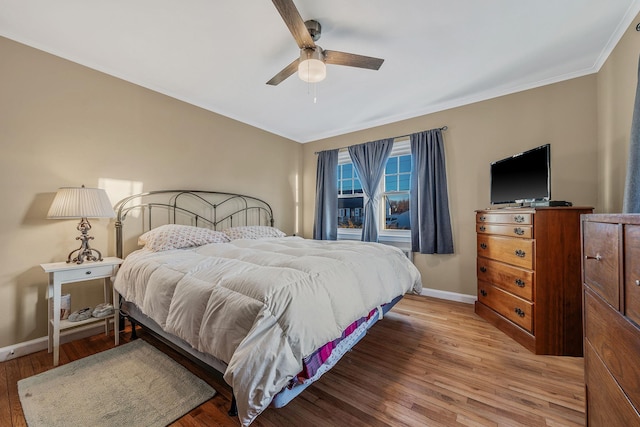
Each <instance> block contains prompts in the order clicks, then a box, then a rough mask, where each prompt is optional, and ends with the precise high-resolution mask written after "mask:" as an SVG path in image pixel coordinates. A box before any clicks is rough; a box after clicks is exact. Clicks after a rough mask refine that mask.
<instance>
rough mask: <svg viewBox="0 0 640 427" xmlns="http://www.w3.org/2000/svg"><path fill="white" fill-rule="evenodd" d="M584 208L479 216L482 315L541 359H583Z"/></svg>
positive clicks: (516, 210)
mask: <svg viewBox="0 0 640 427" xmlns="http://www.w3.org/2000/svg"><path fill="white" fill-rule="evenodd" d="M591 212H592V209H591V208H584V207H582V208H581V207H538V208H512V209H491V210H479V211H476V234H477V253H478V258H477V277H478V300H477V301H476V305H475V312H476V313H477V314H478V315H479V316H481V317H482V318H484V319H485V320H487V321H488V322H489V323H491V324H493V325H494V326H496V327H497V328H498V329H500V330H501V331H503V332H504V333H506V334H507V335H509V336H510V337H512V338H513V339H514V340H516V341H517V342H519V343H520V344H522V345H523V346H524V347H525V348H527V349H528V350H530V351H531V352H534V353H536V354H550V355H567V356H581V355H582V294H581V289H582V286H581V277H580V267H581V262H580V260H581V258H580V215H582V214H588V213H591Z"/></svg>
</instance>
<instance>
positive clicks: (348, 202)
mask: <svg viewBox="0 0 640 427" xmlns="http://www.w3.org/2000/svg"><path fill="white" fill-rule="evenodd" d="M341 157H343V156H339V157H338V228H362V212H363V208H364V196H363V193H362V184H360V179H359V178H358V173H357V172H356V169H355V168H354V167H353V163H351V159H350V158H349V153H348V152H347V160H348V161H349V162H348V163H346V162H344V159H342V160H343V161H342V162H341V161H340V160H341Z"/></svg>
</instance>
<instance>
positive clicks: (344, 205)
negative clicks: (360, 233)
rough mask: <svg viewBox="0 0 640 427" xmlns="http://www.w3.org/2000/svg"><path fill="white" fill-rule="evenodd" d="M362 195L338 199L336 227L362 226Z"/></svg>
mask: <svg viewBox="0 0 640 427" xmlns="http://www.w3.org/2000/svg"><path fill="white" fill-rule="evenodd" d="M363 207H364V198H363V197H343V198H340V199H338V228H362V213H363Z"/></svg>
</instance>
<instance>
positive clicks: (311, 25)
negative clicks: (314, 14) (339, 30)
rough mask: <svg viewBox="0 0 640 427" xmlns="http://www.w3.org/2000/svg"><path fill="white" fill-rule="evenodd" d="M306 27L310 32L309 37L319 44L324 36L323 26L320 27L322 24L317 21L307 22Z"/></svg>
mask: <svg viewBox="0 0 640 427" xmlns="http://www.w3.org/2000/svg"><path fill="white" fill-rule="evenodd" d="M304 25H305V26H306V27H307V30H309V35H310V36H311V38H312V39H313V41H314V42H317V41H318V40H319V39H320V35H321V34H322V25H320V23H319V22H318V21H316V20H315V19H310V20H308V21H305V23H304Z"/></svg>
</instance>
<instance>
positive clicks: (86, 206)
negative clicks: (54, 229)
mask: <svg viewBox="0 0 640 427" xmlns="http://www.w3.org/2000/svg"><path fill="white" fill-rule="evenodd" d="M115 216H116V214H115V212H114V211H113V208H112V207H111V201H110V200H109V196H107V192H106V191H104V190H103V189H101V188H86V187H85V186H84V185H83V186H82V187H62V188H60V189H58V192H57V193H56V197H54V199H53V202H52V203H51V207H50V208H49V213H48V214H47V218H50V219H71V218H80V223H79V224H78V227H77V229H78V231H80V236H79V237H76V240H80V242H81V244H80V248H78V249H76V250H74V251H72V252H71V253H69V256H68V258H67V262H68V263H70V262H75V263H76V264H82V263H83V262H84V261H85V260H87V261H102V254H101V253H100V251H98V250H96V249H91V248H90V247H89V240H93V237H91V236H89V235H88V234H87V232H88V231H89V230H91V224H90V223H89V220H88V219H87V218H114V217H115ZM76 252H77V256H75V257H74V258H73V259H71V257H72V256H73V255H74V254H75V253H76ZM94 252H95V255H94ZM96 255H97V256H96Z"/></svg>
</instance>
